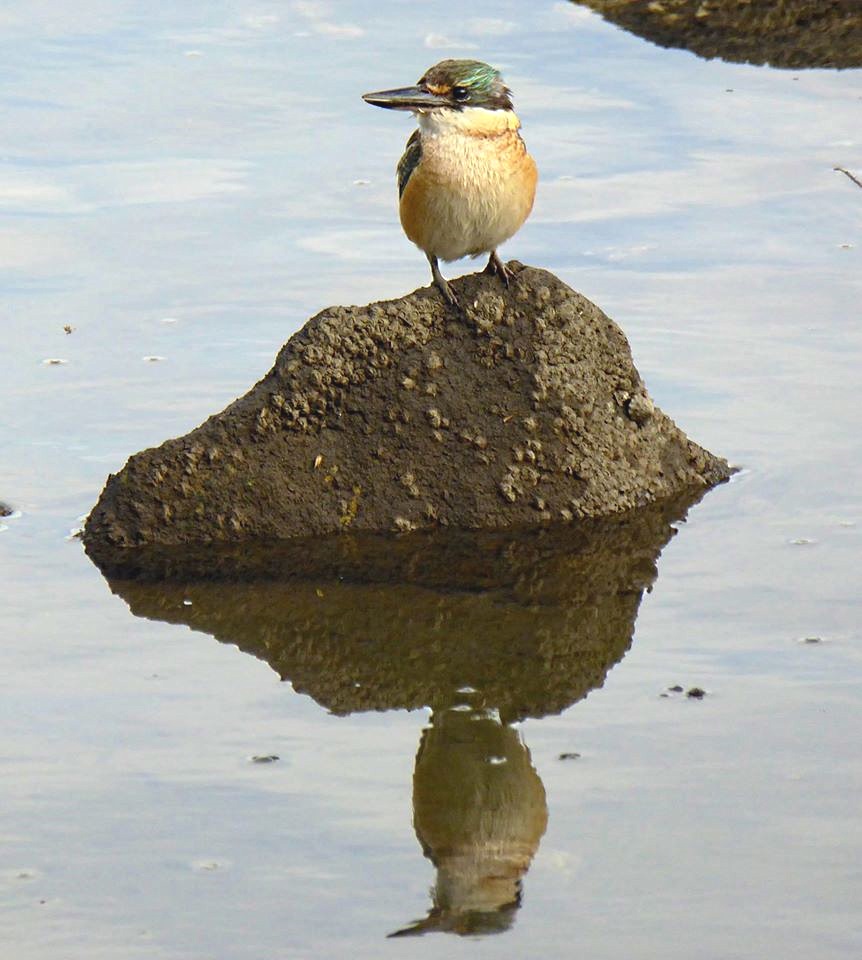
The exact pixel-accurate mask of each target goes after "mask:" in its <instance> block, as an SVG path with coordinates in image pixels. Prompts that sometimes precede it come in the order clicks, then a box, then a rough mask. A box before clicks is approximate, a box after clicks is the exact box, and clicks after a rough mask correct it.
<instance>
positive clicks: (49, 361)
mask: <svg viewBox="0 0 862 960" xmlns="http://www.w3.org/2000/svg"><path fill="white" fill-rule="evenodd" d="M68 362H69V361H68V360H63V359H62V358H61V357H46V358H45V359H44V360H43V361H42V363H44V364H45V366H46V367H58V366H60V364H62V363H68Z"/></svg>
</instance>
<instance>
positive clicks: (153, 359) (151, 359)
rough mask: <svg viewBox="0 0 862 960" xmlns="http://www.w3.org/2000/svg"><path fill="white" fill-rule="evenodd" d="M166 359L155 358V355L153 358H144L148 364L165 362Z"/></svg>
mask: <svg viewBox="0 0 862 960" xmlns="http://www.w3.org/2000/svg"><path fill="white" fill-rule="evenodd" d="M164 359H165V358H164V357H158V356H155V355H153V356H151V357H144V360H145V361H146V362H147V363H159V362H160V361H161V360H164Z"/></svg>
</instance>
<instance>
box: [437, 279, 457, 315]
mask: <svg viewBox="0 0 862 960" xmlns="http://www.w3.org/2000/svg"><path fill="white" fill-rule="evenodd" d="M434 285H435V286H436V287H437V289H438V290H439V291H440V293H442V294H443V298H444V299H445V300H446V302H447V303H450V304H451V305H452V306H453V307H456V308H458V307H460V306H461V304H459V303H458V298H457V297H456V296H455V294H454V293H453V292H452V288H451V287H450V286H449V284H448V283H447V282H446V281H445V280H444V279H443V277H435V278H434Z"/></svg>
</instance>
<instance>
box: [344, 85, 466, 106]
mask: <svg viewBox="0 0 862 960" xmlns="http://www.w3.org/2000/svg"><path fill="white" fill-rule="evenodd" d="M362 99H363V100H364V101H365V102H366V103H370V104H371V105H372V106H375V107H385V108H386V109H387V110H433V109H435V108H439V107H450V106H452V104H451V103H450V102H449V99H448V98H447V97H441V96H440V95H439V94H437V93H429V91H427V90H423V89H422V88H421V87H401V88H400V89H399V90H378V91H377V93H365V94H363V95H362Z"/></svg>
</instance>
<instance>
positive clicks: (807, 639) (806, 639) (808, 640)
mask: <svg viewBox="0 0 862 960" xmlns="http://www.w3.org/2000/svg"><path fill="white" fill-rule="evenodd" d="M799 642H800V643H807V644H815V643H823V637H802V639H801V640H800V641H799Z"/></svg>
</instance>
